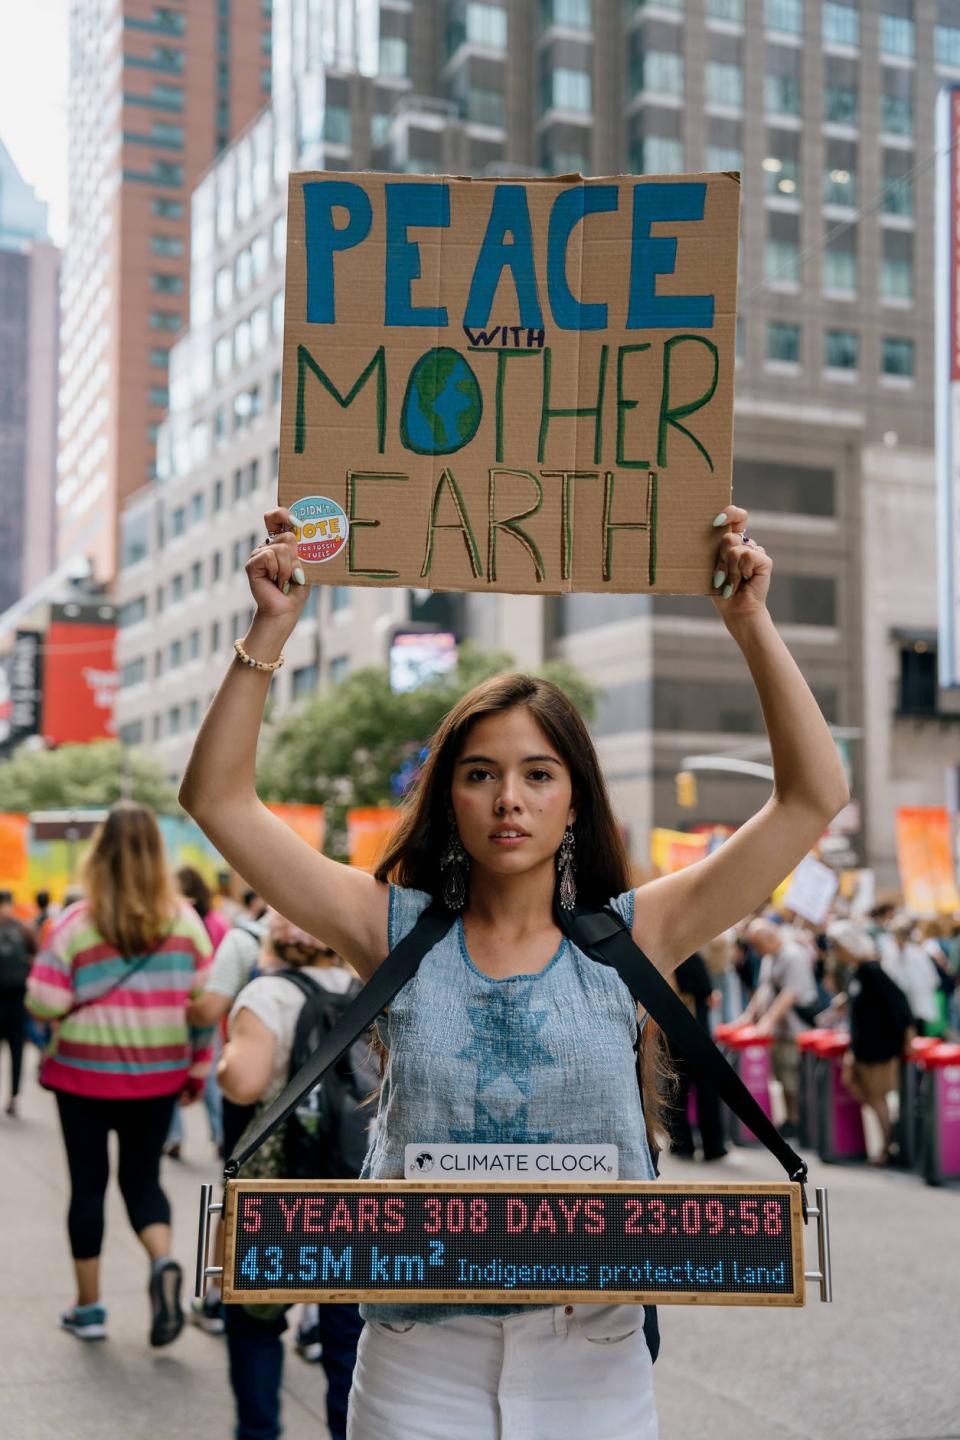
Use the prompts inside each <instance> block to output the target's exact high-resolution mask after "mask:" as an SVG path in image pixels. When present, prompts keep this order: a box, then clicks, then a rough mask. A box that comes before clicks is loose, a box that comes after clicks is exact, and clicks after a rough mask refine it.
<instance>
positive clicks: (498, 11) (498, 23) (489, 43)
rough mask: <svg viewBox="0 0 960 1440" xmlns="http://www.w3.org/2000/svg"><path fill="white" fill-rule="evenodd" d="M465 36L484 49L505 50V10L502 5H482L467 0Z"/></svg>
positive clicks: (471, 42) (472, 43)
mask: <svg viewBox="0 0 960 1440" xmlns="http://www.w3.org/2000/svg"><path fill="white" fill-rule="evenodd" d="M466 38H467V41H468V43H469V44H471V45H482V46H483V47H484V49H486V50H506V48H507V12H506V10H504V8H503V6H502V5H484V4H479V3H474V0H467V9H466Z"/></svg>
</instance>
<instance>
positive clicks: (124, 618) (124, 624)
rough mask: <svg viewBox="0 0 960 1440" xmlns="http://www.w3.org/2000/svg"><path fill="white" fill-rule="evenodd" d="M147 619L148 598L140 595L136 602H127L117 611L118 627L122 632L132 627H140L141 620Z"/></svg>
mask: <svg viewBox="0 0 960 1440" xmlns="http://www.w3.org/2000/svg"><path fill="white" fill-rule="evenodd" d="M146 618H147V597H146V595H138V596H137V597H136V599H134V600H127V601H125V602H124V604H123V605H121V606H119V608H118V609H117V625H118V627H119V628H120V629H121V630H126V629H128V628H129V626H131V625H139V623H140V621H141V620H146Z"/></svg>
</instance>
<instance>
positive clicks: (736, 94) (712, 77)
mask: <svg viewBox="0 0 960 1440" xmlns="http://www.w3.org/2000/svg"><path fill="white" fill-rule="evenodd" d="M706 91H707V103H708V104H710V105H730V106H732V107H733V108H735V109H737V110H742V109H743V67H742V66H741V65H727V64H721V63H720V62H719V61H717V60H708V61H707V66H706Z"/></svg>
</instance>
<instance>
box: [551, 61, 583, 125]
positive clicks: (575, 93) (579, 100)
mask: <svg viewBox="0 0 960 1440" xmlns="http://www.w3.org/2000/svg"><path fill="white" fill-rule="evenodd" d="M592 103H593V102H592V88H591V81H590V76H589V74H588V73H587V71H586V70H570V69H568V68H567V67H565V66H562V65H558V66H556V68H554V69H552V70H548V71H547V72H546V73H545V75H544V94H543V108H544V109H545V110H551V109H556V110H577V111H581V112H583V113H585V114H586V113H589V111H590V109H591V107H592Z"/></svg>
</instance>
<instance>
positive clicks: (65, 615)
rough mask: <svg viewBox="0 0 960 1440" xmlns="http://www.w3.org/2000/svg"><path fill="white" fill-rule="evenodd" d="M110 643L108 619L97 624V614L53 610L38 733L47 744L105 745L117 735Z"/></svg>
mask: <svg viewBox="0 0 960 1440" xmlns="http://www.w3.org/2000/svg"><path fill="white" fill-rule="evenodd" d="M71 611H74V612H77V611H78V612H79V613H76V614H71V613H70V612H71ZM115 638H116V626H115V624H114V623H113V620H112V619H111V620H109V621H105V620H103V619H101V618H100V617H99V616H98V614H97V611H96V609H92V607H86V606H85V607H83V609H81V608H80V607H79V606H75V605H70V606H59V605H58V606H55V607H54V609H53V614H52V615H51V618H50V625H49V628H48V629H47V634H46V639H45V642H44V656H43V718H42V723H41V727H40V730H41V734H42V735H43V738H44V740H45V741H46V742H47V743H48V744H50V745H65V744H70V743H86V742H87V741H89V740H108V739H112V738H113V737H114V735H115V734H116V723H115V720H114V702H115V700H116V694H117V686H118V678H119V677H118V675H117V670H116V666H115V661H114V641H115Z"/></svg>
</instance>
